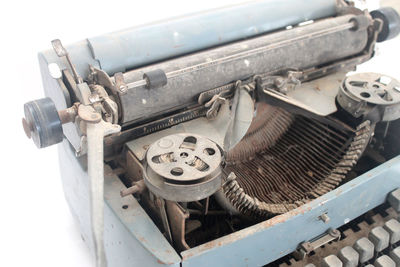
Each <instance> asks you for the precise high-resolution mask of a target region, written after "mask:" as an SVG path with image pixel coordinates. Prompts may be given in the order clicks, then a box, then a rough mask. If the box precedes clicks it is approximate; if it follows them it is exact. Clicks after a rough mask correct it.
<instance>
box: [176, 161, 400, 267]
mask: <svg viewBox="0 0 400 267" xmlns="http://www.w3.org/2000/svg"><path fill="white" fill-rule="evenodd" d="M399 174H400V157H396V158H394V159H392V160H390V161H388V162H386V163H384V164H382V165H380V166H378V167H377V168H374V169H372V170H370V171H368V172H367V173H364V174H363V175H361V176H359V177H357V178H355V179H353V180H352V181H350V182H348V183H345V184H343V185H342V186H340V187H339V188H337V189H335V190H332V191H331V192H329V193H327V194H325V195H323V196H321V197H319V198H317V199H315V200H313V201H311V202H309V203H306V204H304V205H303V206H301V207H299V208H297V209H294V210H291V211H289V212H287V213H285V214H282V215H279V216H276V217H274V218H272V219H269V220H266V221H263V222H261V223H258V224H256V225H253V226H250V227H247V228H245V229H243V230H240V231H237V232H235V233H232V234H230V235H227V236H224V237H221V238H218V239H216V240H213V241H211V242H208V243H205V244H203V245H200V246H197V247H195V248H191V249H189V250H187V251H184V252H182V253H181V255H182V266H205V265H207V264H208V263H209V262H216V263H219V265H220V266H261V265H263V264H267V263H270V262H273V261H274V260H276V259H278V258H281V257H282V256H284V255H287V254H289V253H291V252H293V251H294V250H295V249H296V248H297V246H298V244H300V243H301V242H304V240H310V239H312V238H314V237H317V236H319V235H320V234H322V233H324V232H325V231H326V230H327V229H329V228H338V227H340V226H342V225H344V224H346V223H348V222H349V221H351V220H353V219H355V218H357V217H358V216H360V215H361V214H363V213H365V212H367V211H369V210H371V209H373V208H375V207H376V206H378V205H380V204H382V203H384V202H385V201H386V196H387V194H388V193H389V192H391V191H393V190H395V189H396V188H398V187H399V186H400V180H399V179H398V175H399ZM338 207H342V208H340V209H338ZM325 213H326V214H328V215H329V217H330V218H331V220H330V221H329V222H327V223H325V222H323V221H322V220H320V219H319V218H320V216H321V215H322V214H325ZM299 225H301V226H302V227H299ZM250 255H251V256H250Z"/></svg>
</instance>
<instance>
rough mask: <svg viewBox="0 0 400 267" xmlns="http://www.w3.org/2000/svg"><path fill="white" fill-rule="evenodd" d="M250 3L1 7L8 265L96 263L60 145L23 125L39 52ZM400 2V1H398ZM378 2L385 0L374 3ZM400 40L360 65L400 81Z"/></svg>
mask: <svg viewBox="0 0 400 267" xmlns="http://www.w3.org/2000/svg"><path fill="white" fill-rule="evenodd" d="M239 2H243V0H242V1H239V0H229V1H228V0H214V1H208V0H202V1H188V0H186V1H178V0H168V1H154V0H147V1H132V0H131V1H126V2H125V1H119V0H114V1H107V2H106V1H82V0H81V1H76V0H73V1H7V2H6V3H2V7H1V13H0V30H1V31H0V33H1V40H0V77H1V83H0V90H1V93H0V96H1V101H0V125H1V126H0V127H1V128H0V129H1V130H0V142H1V146H0V151H1V152H2V153H1V159H0V214H1V215H0V216H1V217H0V266H7V267H8V266H28V265H29V266H60V267H61V266H68V267H70V266H92V265H93V260H92V257H91V254H90V253H89V251H88V249H87V248H86V245H85V244H84V243H83V241H82V240H81V237H80V234H79V230H78V229H77V227H76V225H75V224H74V222H73V219H72V217H71V215H70V213H69V209H68V206H67V204H66V202H65V200H64V195H63V191H62V187H61V181H60V177H59V169H58V159H57V151H56V146H54V147H49V148H46V149H42V150H38V149H37V148H36V147H35V145H34V144H33V142H32V141H31V140H28V139H27V138H26V137H25V135H24V133H23V130H22V127H21V118H22V116H23V104H24V103H25V102H27V101H30V100H33V99H38V98H42V97H43V96H44V95H43V89H42V82H41V77H40V73H39V68H38V67H39V65H38V62H37V52H38V51H41V50H44V49H49V48H50V47H51V45H50V41H51V40H52V39H56V38H59V39H61V40H62V41H63V43H64V44H68V43H72V42H75V41H79V40H82V39H84V38H87V37H91V36H96V35H100V34H103V33H107V32H111V31H115V30H120V29H123V28H127V27H130V26H134V25H139V24H144V23H148V22H152V21H155V20H160V19H164V18H168V17H171V16H176V15H182V14H185V13H191V12H194V11H199V10H205V9H210V8H215V7H219V6H224V5H227V4H232V3H239ZM394 2H399V0H394ZM369 3H370V5H371V6H377V1H374V0H372V1H370V2H369ZM399 48H400V40H399V38H397V40H395V41H391V42H388V43H384V44H382V45H380V46H379V52H378V53H377V57H376V58H374V59H373V60H372V61H371V62H370V63H369V64H368V66H365V67H364V66H363V67H362V68H360V70H371V71H376V72H382V73H386V74H388V75H391V76H393V77H397V78H399V79H400V68H399V59H400V58H399V51H398V49H399Z"/></svg>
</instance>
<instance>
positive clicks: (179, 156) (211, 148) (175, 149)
mask: <svg viewBox="0 0 400 267" xmlns="http://www.w3.org/2000/svg"><path fill="white" fill-rule="evenodd" d="M147 163H148V165H149V167H150V168H151V169H152V170H153V171H154V172H155V173H157V174H158V175H160V176H162V177H164V178H166V179H169V180H172V181H177V182H189V181H195V180H199V179H202V178H204V177H206V176H207V175H209V174H211V173H212V172H214V171H215V170H216V169H217V168H218V167H219V166H220V164H221V153H220V151H219V149H218V147H217V146H216V144H215V143H214V142H212V141H210V140H209V139H207V138H205V137H201V136H198V135H191V134H175V135H170V136H166V137H164V138H161V139H160V140H158V141H156V142H155V143H154V144H152V145H151V146H150V148H149V150H148V151H147Z"/></svg>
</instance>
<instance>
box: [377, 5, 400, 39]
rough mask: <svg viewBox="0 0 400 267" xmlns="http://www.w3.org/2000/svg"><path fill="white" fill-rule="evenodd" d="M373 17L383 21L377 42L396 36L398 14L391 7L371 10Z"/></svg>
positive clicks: (399, 26) (398, 23) (398, 28)
mask: <svg viewBox="0 0 400 267" xmlns="http://www.w3.org/2000/svg"><path fill="white" fill-rule="evenodd" d="M371 16H372V17H373V18H374V19H381V20H382V21H383V26H382V31H381V32H380V33H379V35H378V42H383V41H387V40H390V39H392V38H394V37H396V36H397V35H398V34H399V33H400V16H399V14H398V13H397V11H396V10H394V9H393V8H391V7H383V8H380V9H377V10H374V11H372V12H371Z"/></svg>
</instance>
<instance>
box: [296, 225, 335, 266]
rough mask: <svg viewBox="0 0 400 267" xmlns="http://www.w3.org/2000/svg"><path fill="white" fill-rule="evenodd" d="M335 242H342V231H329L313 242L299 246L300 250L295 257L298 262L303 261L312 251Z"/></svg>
mask: <svg viewBox="0 0 400 267" xmlns="http://www.w3.org/2000/svg"><path fill="white" fill-rule="evenodd" d="M334 240H340V231H339V230H336V229H329V230H328V231H327V232H326V233H325V234H323V235H322V236H319V237H317V238H314V239H313V240H311V241H307V242H303V243H301V244H300V245H299V248H298V249H297V250H296V251H294V252H293V256H294V257H295V258H296V259H297V260H302V259H304V258H305V257H306V256H307V255H308V254H310V253H311V251H314V250H315V249H317V248H319V247H322V246H323V245H325V244H327V243H329V242H331V241H334Z"/></svg>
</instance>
